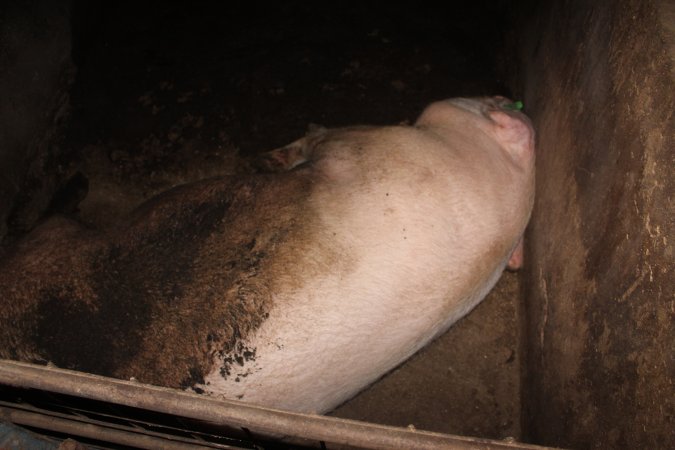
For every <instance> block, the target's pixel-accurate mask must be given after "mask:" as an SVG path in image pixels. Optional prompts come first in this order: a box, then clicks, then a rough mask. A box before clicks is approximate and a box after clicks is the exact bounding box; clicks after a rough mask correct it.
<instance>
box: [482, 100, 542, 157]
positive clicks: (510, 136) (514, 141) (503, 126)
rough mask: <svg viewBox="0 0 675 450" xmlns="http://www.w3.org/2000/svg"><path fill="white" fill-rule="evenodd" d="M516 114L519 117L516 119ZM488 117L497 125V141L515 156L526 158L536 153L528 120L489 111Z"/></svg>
mask: <svg viewBox="0 0 675 450" xmlns="http://www.w3.org/2000/svg"><path fill="white" fill-rule="evenodd" d="M516 114H518V115H519V116H518V117H516V116H515V115H516ZM488 115H489V116H490V119H492V121H493V122H494V123H495V134H496V135H497V140H498V141H499V143H501V144H502V145H504V146H505V147H506V148H507V150H509V151H511V152H513V153H514V156H516V157H524V156H526V155H531V154H533V153H534V133H533V131H532V127H531V126H530V125H529V123H528V119H527V118H525V117H524V116H523V115H522V114H519V113H509V112H505V111H501V110H494V111H489V112H488Z"/></svg>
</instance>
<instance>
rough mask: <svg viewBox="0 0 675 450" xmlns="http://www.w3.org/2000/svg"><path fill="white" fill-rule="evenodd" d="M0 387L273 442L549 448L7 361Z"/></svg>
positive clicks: (0, 368)
mask: <svg viewBox="0 0 675 450" xmlns="http://www.w3.org/2000/svg"><path fill="white" fill-rule="evenodd" d="M0 383H4V384H9V385H11V386H16V387H24V388H35V389H43V390H47V391H52V392H58V393H61V394H68V395H77V396H81V397H85V398H90V399H95V400H101V401H106V402H111V403H119V404H122V405H126V406H132V407H136V408H143V409H148V410H151V411H157V412H162V413H167V414H172V415H178V416H182V417H188V418H191V419H197V420H203V421H208V422H213V423H217V424H223V425H228V426H235V427H238V428H247V429H249V430H251V431H252V432H255V433H261V434H264V435H267V436H271V437H275V438H284V439H287V438H296V439H302V440H315V441H323V442H325V443H326V444H329V443H330V444H340V445H348V446H354V447H361V448H369V449H378V448H381V449H385V448H386V449H399V448H400V449H409V448H416V449H430V450H431V449H434V450H435V449H448V450H476V449H481V450H499V449H532V450H535V449H544V448H547V447H539V446H535V445H527V444H520V443H514V442H505V441H495V440H488V439H475V438H469V437H462V436H451V435H446V434H440V433H432V432H426V431H412V430H407V429H405V428H397V427H391V426H385V425H377V424H370V423H365V422H357V421H353V420H345V419H338V418H334V417H326V416H316V415H309V414H299V413H292V412H286V411H279V410H275V409H269V408H262V407H258V406H254V405H249V404H246V403H242V402H236V401H231V400H220V399H215V398H211V397H206V396H200V395H197V394H193V393H189V392H183V391H178V390H175V389H168V388H161V387H157V386H150V385H143V384H140V383H136V382H130V381H122V380H117V379H113V378H105V377H101V376H97V375H91V374H86V373H82V372H75V371H71V370H65V369H57V368H52V367H44V366H37V365H33V364H27V363H21V362H16V361H8V360H0Z"/></svg>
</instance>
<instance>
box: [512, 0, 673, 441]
mask: <svg viewBox="0 0 675 450" xmlns="http://www.w3.org/2000/svg"><path fill="white" fill-rule="evenodd" d="M668 3H669V4H668ZM673 7H674V5H673V2H662V3H661V2H657V3H655V2H652V1H644V0H621V1H614V0H605V1H594V2H588V1H582V0H578V1H567V2H548V3H546V2H544V3H542V4H541V5H539V6H537V7H536V8H533V12H534V13H533V15H532V16H530V17H529V19H527V20H521V21H520V22H519V25H518V26H519V27H520V30H519V33H520V36H519V42H517V43H516V45H517V46H518V47H519V58H520V62H519V64H517V66H518V69H517V70H518V74H517V76H516V84H517V86H519V87H518V88H517V89H515V90H516V91H518V92H521V93H524V100H525V105H526V111H527V112H528V113H529V114H530V115H531V116H532V117H533V119H534V123H535V126H536V128H537V129H538V146H539V148H538V150H539V153H538V155H537V158H538V160H537V170H538V174H537V183H538V186H537V199H536V205H535V212H534V216H533V220H532V223H531V226H530V230H529V235H528V237H529V242H528V250H527V255H526V258H527V269H526V270H527V273H526V274H525V283H524V286H525V297H526V309H527V317H526V321H527V323H526V341H527V352H528V355H527V358H526V367H525V370H524V373H525V380H524V398H523V402H524V407H525V415H524V427H525V431H526V433H528V434H529V438H530V440H532V441H534V442H537V443H543V444H551V445H558V446H565V447H571V448H603V449H606V448H622V449H626V448H650V449H655V448H675V387H674V385H673V381H674V379H675V362H674V358H675V326H674V321H673V318H674V311H675V303H674V300H673V292H675V284H674V280H673V273H672V269H673V239H674V236H673V228H674V227H673V217H674V214H673V213H674V211H673V196H674V194H675V180H674V177H673V172H674V170H673V169H674V168H675V164H674V161H673V158H674V155H675V142H674V136H675V126H674V122H673V111H675V89H674V83H673V80H674V76H673V74H674V72H673V55H674V53H673V48H674V47H673V41H672V36H673V34H672V30H673V25H674V24H675V22H674V19H675V14H673Z"/></svg>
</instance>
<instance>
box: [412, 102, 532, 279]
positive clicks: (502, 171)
mask: <svg viewBox="0 0 675 450" xmlns="http://www.w3.org/2000/svg"><path fill="white" fill-rule="evenodd" d="M415 126H417V127H420V128H423V129H427V130H431V131H433V132H434V133H435V134H436V135H438V136H440V137H441V138H443V139H444V140H445V141H446V142H451V143H460V144H458V145H453V146H452V148H453V149H454V150H456V151H457V152H458V153H462V156H463V158H464V159H465V160H471V161H472V163H473V164H474V165H475V166H478V167H483V168H485V169H484V170H483V171H482V174H483V176H482V177H481V176H480V175H479V176H478V177H476V181H477V182H479V183H481V184H482V186H483V187H484V189H485V190H487V191H491V192H492V193H494V194H495V200H496V202H495V204H493V205H490V204H489V203H487V202H486V207H488V208H489V207H497V208H503V209H504V210H505V211H504V214H503V217H510V218H513V219H514V220H513V223H511V225H512V228H513V229H514V230H516V232H517V233H519V234H520V236H518V238H519V239H518V241H517V242H518V243H517V245H516V246H515V247H514V249H513V253H512V256H511V258H510V260H509V261H508V267H509V268H511V269H516V268H518V267H520V265H521V264H522V233H523V230H524V228H525V226H526V224H527V222H528V220H529V217H530V213H531V210H532V204H533V199H534V159H535V158H534V156H535V155H534V129H533V128H532V123H531V122H530V119H529V118H528V117H527V116H526V115H525V114H523V113H521V112H520V111H518V110H517V107H516V104H514V103H513V102H512V101H511V100H509V99H507V98H505V97H500V96H495V97H481V98H453V99H448V100H443V101H439V102H436V103H432V104H431V105H429V106H428V107H427V108H426V109H425V110H424V111H423V113H422V114H421V115H420V117H419V119H418V120H417V122H416V123H415ZM500 190H501V191H502V192H500ZM505 225H506V224H505Z"/></svg>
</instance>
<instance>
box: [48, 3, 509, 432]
mask: <svg viewBox="0 0 675 450" xmlns="http://www.w3.org/2000/svg"><path fill="white" fill-rule="evenodd" d="M507 6H508V2H490V1H486V2H480V1H479V2H472V3H471V4H470V5H464V6H461V7H460V6H458V7H457V8H456V9H455V10H454V11H453V12H452V14H451V16H448V15H446V14H447V13H442V12H441V11H440V10H438V9H436V8H433V7H431V6H426V7H425V6H423V5H418V7H416V9H415V10H414V11H411V10H410V8H408V7H404V6H397V5H387V6H386V8H383V7H382V6H379V7H378V6H377V5H375V4H368V3H366V4H363V3H362V4H348V5H341V6H340V7H339V8H337V7H336V8H334V9H331V10H327V9H324V8H323V7H322V6H320V5H319V6H313V5H311V4H308V3H305V2H284V3H281V4H277V5H273V6H270V5H267V4H262V3H261V4H256V3H249V4H248V5H238V6H236V7H234V6H227V5H221V6H218V7H215V6H214V5H209V4H191V5H189V6H188V5H187V4H185V5H176V4H168V3H166V2H159V1H154V2H144V3H143V4H133V6H132V5H131V4H128V5H125V4H121V3H118V2H74V4H73V9H72V14H73V16H72V17H73V28H72V30H73V60H74V63H75V65H76V67H77V76H76V79H75V83H74V85H73V88H72V90H71V108H72V112H71V114H72V117H71V121H70V127H69V128H68V129H67V132H66V138H65V142H64V144H63V145H64V147H65V151H63V152H62V153H61V156H60V158H59V160H58V161H57V162H58V164H57V165H55V166H54V167H58V170H59V171H60V172H59V173H61V174H65V176H63V177H62V178H63V182H62V183H61V186H60V187H59V189H56V190H55V195H54V198H53V199H52V201H51V207H50V208H51V209H50V213H51V214H54V213H58V214H66V215H68V216H71V217H74V218H76V219H77V220H79V221H81V222H83V223H84V224H86V225H87V226H90V227H92V228H97V229H105V228H108V227H111V226H114V224H115V223H116V222H117V221H118V220H119V219H120V218H121V217H123V216H124V215H125V214H127V213H129V212H130V211H131V210H133V209H134V208H135V207H136V206H137V205H139V204H140V203H141V202H143V201H144V200H145V199H148V198H149V197H151V196H153V195H155V194H157V193H159V192H162V191H164V190H166V189H168V188H170V187H172V186H175V185H178V184H181V183H184V182H187V181H192V180H196V179H201V178H206V177H210V176H216V175H224V174H237V173H247V172H250V171H252V170H254V166H253V164H252V163H251V161H252V159H253V158H255V156H256V155H257V154H258V153H260V152H264V151H267V150H270V149H273V148H275V147H278V146H281V145H284V144H287V143H289V142H291V141H292V140H294V139H296V138H298V137H300V136H302V135H303V134H304V133H305V131H306V130H307V129H308V127H311V126H313V125H315V124H318V125H322V126H327V127H336V126H343V125H352V124H366V123H367V124H392V123H405V122H412V121H413V120H414V119H415V118H416V115H417V114H418V113H419V112H420V111H421V110H422V108H423V107H424V106H425V105H426V104H428V103H429V102H431V101H434V100H438V99H442V98H447V97H453V96H459V95H461V96H471V95H491V94H502V95H510V94H511V92H509V91H508V89H506V87H505V85H504V83H503V81H502V80H501V79H500V78H499V76H498V74H497V72H496V70H495V67H496V62H497V58H498V50H499V44H498V43H499V42H500V39H501V33H502V31H503V26H504V24H505V22H504V15H505V14H506V11H507V9H506V8H507ZM45 170H49V169H45ZM519 286H520V284H519V275H518V274H513V273H507V274H505V277H504V278H503V279H502V281H501V282H500V283H499V285H498V286H497V288H496V289H495V291H494V292H493V293H492V294H491V295H490V296H489V297H488V299H487V300H486V301H485V302H484V303H483V304H482V305H480V306H479V307H478V308H477V309H476V311H475V312H474V313H472V314H471V315H469V316H468V317H467V318H465V319H464V320H462V321H460V322H459V323H458V324H456V325H455V326H454V327H453V328H452V329H451V330H450V331H449V332H448V333H447V334H446V335H444V336H442V337H441V338H439V339H438V340H437V341H436V342H435V343H433V344H432V345H431V346H429V347H428V348H427V349H425V350H423V351H422V352H420V354H418V355H416V356H415V357H414V358H413V359H412V360H411V361H409V362H408V363H406V364H404V365H403V366H401V367H399V368H397V369H396V370H394V371H393V373H391V374H389V375H388V376H385V377H384V378H383V379H382V380H381V381H379V382H378V383H376V384H375V385H373V386H372V387H371V388H370V389H368V390H366V391H365V392H363V393H362V394H361V395H359V396H357V397H356V398H354V399H353V400H351V401H350V402H348V403H347V404H345V405H343V406H342V407H340V408H338V409H337V410H336V411H334V412H333V414H334V415H336V416H339V417H346V418H351V419H359V420H367V421H373V422H377V423H383V424H391V425H399V426H413V427H416V428H418V429H425V430H432V431H439V432H446V433H455V434H462V435H471V436H481V437H489V438H505V437H516V438H518V437H519V436H520V419H519V414H520V412H519V411H520V393H519V370H520V361H521V355H520V351H519V348H520V340H519V336H520V332H519V330H520V328H519V327H520V325H519V322H518V320H517V317H519V308H520V295H519V294H520V288H519ZM392 326H395V324H392Z"/></svg>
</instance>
